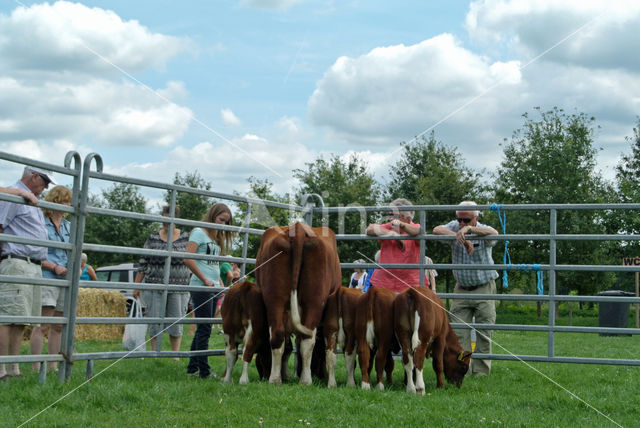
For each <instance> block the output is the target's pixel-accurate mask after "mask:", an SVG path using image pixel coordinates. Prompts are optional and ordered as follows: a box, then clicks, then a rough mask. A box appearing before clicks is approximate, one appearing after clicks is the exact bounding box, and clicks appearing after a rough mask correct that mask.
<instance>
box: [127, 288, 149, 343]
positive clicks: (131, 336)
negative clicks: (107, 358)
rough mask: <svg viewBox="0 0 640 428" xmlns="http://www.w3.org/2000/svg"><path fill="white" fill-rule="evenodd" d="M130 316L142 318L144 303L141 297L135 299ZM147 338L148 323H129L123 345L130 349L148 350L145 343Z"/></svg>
mask: <svg viewBox="0 0 640 428" xmlns="http://www.w3.org/2000/svg"><path fill="white" fill-rule="evenodd" d="M129 318H142V303H141V302H140V299H139V298H138V299H134V300H133V303H132V306H131V311H130V312H129ZM146 338H147V325H146V324H127V325H125V326H124V334H123V335H122V346H123V347H124V349H126V350H128V351H137V352H142V351H145V350H146V346H145V345H144V344H145V341H146Z"/></svg>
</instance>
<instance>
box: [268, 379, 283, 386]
mask: <svg viewBox="0 0 640 428" xmlns="http://www.w3.org/2000/svg"><path fill="white" fill-rule="evenodd" d="M269 383H271V384H273V385H281V384H282V379H280V378H275V379H269Z"/></svg>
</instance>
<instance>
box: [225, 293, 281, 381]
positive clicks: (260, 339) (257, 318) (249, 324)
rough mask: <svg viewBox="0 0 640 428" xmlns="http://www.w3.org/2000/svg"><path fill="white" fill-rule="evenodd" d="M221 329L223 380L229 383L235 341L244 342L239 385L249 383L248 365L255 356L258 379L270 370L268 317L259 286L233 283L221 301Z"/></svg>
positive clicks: (234, 352)
mask: <svg viewBox="0 0 640 428" xmlns="http://www.w3.org/2000/svg"><path fill="white" fill-rule="evenodd" d="M221 312H222V329H223V331H224V341H225V351H224V353H225V357H226V361H227V368H226V371H225V374H224V376H223V378H222V381H223V382H231V381H232V379H231V374H232V373H233V366H234V365H235V363H236V360H237V358H238V344H239V343H243V354H242V360H243V366H242V375H241V376H240V384H247V383H248V382H249V374H248V371H249V364H250V363H251V359H252V358H253V355H254V353H256V352H257V354H258V355H257V356H256V367H257V369H258V374H259V375H260V378H261V379H264V378H266V377H267V375H268V370H270V369H271V350H270V349H269V335H268V331H267V317H266V313H265V308H264V302H263V300H262V295H261V294H260V290H259V289H258V287H257V286H256V285H255V284H253V283H251V282H248V281H244V282H241V283H239V284H235V285H234V286H232V287H231V288H229V289H228V290H227V294H226V296H225V298H224V300H223V301H222V308H221Z"/></svg>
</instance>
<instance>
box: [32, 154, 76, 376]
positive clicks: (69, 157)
mask: <svg viewBox="0 0 640 428" xmlns="http://www.w3.org/2000/svg"><path fill="white" fill-rule="evenodd" d="M71 162H73V169H75V174H74V176H73V186H72V189H71V206H72V207H73V209H74V212H73V214H72V215H71V225H72V227H71V234H70V236H69V242H70V243H73V244H74V245H73V249H72V250H71V257H69V259H68V263H67V278H69V280H68V285H67V288H65V289H64V302H63V311H64V317H65V318H67V322H66V324H64V326H63V327H62V336H61V340H60V350H61V351H62V353H63V355H66V356H67V358H69V355H70V354H69V353H68V352H67V351H66V350H67V349H69V348H70V349H73V331H72V329H71V327H70V325H71V319H73V320H74V322H75V317H76V305H73V304H72V303H71V302H72V294H73V293H72V292H71V290H72V289H73V288H74V287H76V288H77V284H78V278H79V277H80V272H79V269H78V266H80V257H81V256H82V249H81V243H82V238H80V240H78V228H77V225H78V222H79V219H80V217H81V216H82V213H81V212H80V208H79V203H78V201H79V200H80V197H81V194H82V188H81V187H80V175H81V174H82V159H81V158H80V155H79V154H78V153H77V152H75V151H70V152H68V153H67V154H66V155H65V157H64V166H65V168H71ZM69 273H71V275H69ZM74 284H75V286H74ZM67 358H65V361H63V362H62V363H61V364H59V366H58V380H59V381H60V382H64V381H65V379H66V375H65V373H66V371H67V368H68V365H69V362H68V361H67ZM42 365H43V366H46V363H42ZM41 368H42V367H41ZM40 375H41V378H43V379H42V383H44V376H46V370H45V371H44V375H43V373H42V370H41V373H40Z"/></svg>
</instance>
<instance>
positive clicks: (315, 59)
mask: <svg viewBox="0 0 640 428" xmlns="http://www.w3.org/2000/svg"><path fill="white" fill-rule="evenodd" d="M638 28H640V2H628V1H626V0H624V1H617V0H613V1H611V0H609V1H589V0H580V1H573V0H571V1H569V0H536V1H526V0H521V1H507V0H484V1H471V2H465V1H455V0H454V1H449V2H443V1H424V0H420V1H409V0H408V1H394V2H390V1H380V0H367V1H364V0H360V1H358V0H355V1H351V0H345V1H334V0H310V1H305V0H235V1H230V0H229V1H224V0H221V1H215V2H210V1H184V2H175V1H168V0H154V1H148V0H136V1H129V0H127V1H120V0H110V1H82V2H66V1H60V2H55V3H40V2H30V1H11V0H5V1H3V2H1V3H0V150H1V151H5V152H9V153H13V154H18V155H21V156H25V157H28V158H32V159H37V160H41V161H46V162H51V163H54V164H58V165H61V164H62V163H63V159H64V155H65V153H66V152H67V151H69V150H75V151H77V152H79V153H80V154H81V156H82V157H83V158H84V156H86V155H87V154H88V153H91V152H95V153H98V154H100V155H101V157H102V159H103V162H104V170H105V172H108V173H112V174H118V175H126V176H130V177H137V178H144V179H150V180H155V181H161V182H167V183H169V182H171V181H172V180H173V177H174V175H175V173H176V172H178V173H180V174H182V175H184V174H185V173H186V172H193V171H195V170H197V171H198V173H199V174H200V175H201V176H202V177H204V178H205V179H206V180H207V181H209V182H210V183H211V184H212V190H215V191H220V192H226V193H231V192H232V191H237V192H240V193H241V194H245V193H246V192H247V191H248V181H247V179H248V178H249V177H255V178H258V179H262V180H265V179H266V180H269V181H270V182H271V183H273V189H274V191H276V192H277V193H284V192H288V191H291V190H293V189H294V188H296V186H297V183H296V181H295V179H294V178H293V175H292V171H293V170H294V169H298V168H305V164H306V163H309V162H313V161H314V160H315V159H317V158H318V157H320V156H323V157H324V158H325V159H328V158H329V157H330V156H332V155H336V156H340V157H342V158H344V159H347V158H348V157H349V156H351V155H352V154H354V153H355V154H358V156H360V157H361V158H362V159H364V160H365V162H366V164H367V166H368V168H369V171H370V172H371V173H372V174H374V175H375V176H376V178H378V180H379V181H381V182H384V181H385V180H386V179H388V169H389V166H390V165H393V164H394V163H395V162H396V161H397V160H398V158H399V156H400V154H401V151H400V142H402V141H405V142H410V141H412V140H413V139H414V138H415V137H416V136H418V137H419V136H421V135H424V134H428V133H430V132H431V131H434V132H435V137H436V139H438V140H440V141H442V142H443V143H444V144H446V145H448V146H450V147H455V148H457V149H458V151H459V153H460V154H461V156H462V158H463V160H464V162H465V163H466V164H467V165H468V166H469V167H471V168H474V169H478V170H480V169H483V170H484V171H485V172H486V175H487V176H488V175H489V174H490V173H491V172H492V171H495V169H496V168H497V166H498V165H499V164H500V162H501V161H502V152H503V146H501V144H503V142H504V139H505V138H506V139H510V138H511V136H512V134H513V131H514V130H516V129H518V128H520V127H521V126H522V125H523V123H524V119H523V117H522V115H523V113H526V112H529V113H530V117H532V118H537V116H536V115H535V113H533V112H534V108H535V107H540V108H541V109H543V110H548V109H551V108H553V107H555V106H557V107H559V108H562V109H564V110H565V111H567V112H569V113H574V112H576V113H577V112H584V113H586V114H587V115H588V116H594V117H595V118H596V123H597V125H599V128H598V129H597V130H596V138H595V146H596V147H597V148H601V149H602V150H600V151H599V153H598V168H599V169H600V170H601V171H602V173H603V175H604V177H605V178H608V179H612V178H613V175H614V172H613V171H614V170H613V168H614V167H615V165H616V164H617V163H618V161H619V158H620V156H621V154H622V153H628V152H630V144H629V143H628V142H627V141H625V137H626V136H632V135H633V127H634V126H635V125H636V124H637V118H638V115H639V114H640V56H639V55H638V54H637V52H638V47H639V46H640V31H637V29H638ZM19 174H20V170H19V168H18V167H17V166H15V165H14V164H11V163H8V162H5V161H0V184H3V185H8V184H12V183H13V182H15V180H16V179H17V178H18V176H19ZM58 181H59V182H60V183H61V184H67V183H68V182H70V180H68V179H65V178H64V177H61V178H60V179H59V180H58ZM153 198H154V196H153V195H152V196H151V199H153ZM350 202H353V201H345V204H347V203H350ZM455 202H456V201H452V203H455Z"/></svg>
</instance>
